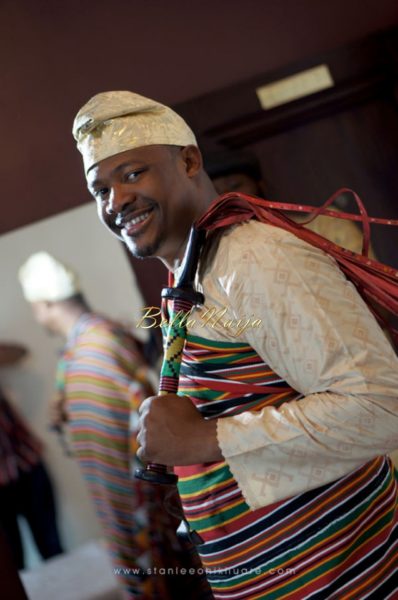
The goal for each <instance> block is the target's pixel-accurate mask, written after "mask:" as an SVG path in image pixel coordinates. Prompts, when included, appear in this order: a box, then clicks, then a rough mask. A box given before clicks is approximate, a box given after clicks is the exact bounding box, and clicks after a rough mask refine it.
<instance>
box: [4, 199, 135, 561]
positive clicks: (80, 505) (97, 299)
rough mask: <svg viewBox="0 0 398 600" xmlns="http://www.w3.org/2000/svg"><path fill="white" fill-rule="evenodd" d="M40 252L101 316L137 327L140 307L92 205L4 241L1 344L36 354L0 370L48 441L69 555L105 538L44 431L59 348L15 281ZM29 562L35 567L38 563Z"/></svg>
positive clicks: (123, 261) (77, 480) (67, 463)
mask: <svg viewBox="0 0 398 600" xmlns="http://www.w3.org/2000/svg"><path fill="white" fill-rule="evenodd" d="M38 250H48V251H49V252H51V253H53V254H54V255H55V256H56V257H57V258H59V259H61V260H63V261H65V262H67V263H69V264H70V265H71V266H73V267H74V268H75V269H76V270H77V271H78V272H79V274H80V276H81V281H82V284H83V289H84V292H85V294H86V296H87V298H88V300H89V302H90V303H91V305H92V307H93V308H95V309H96V310H98V311H101V312H104V313H106V314H108V315H111V316H113V317H114V318H117V319H119V320H124V321H129V322H131V323H134V322H136V321H137V320H138V317H139V315H140V307H141V306H142V299H141V296H140V294H139V293H138V292H137V289H136V287H135V286H136V283H135V281H134V280H133V277H134V275H133V273H132V270H131V268H130V267H129V265H128V260H127V257H126V255H125V253H124V250H123V248H122V246H121V244H120V243H119V242H118V241H117V239H116V238H112V236H111V235H109V233H108V232H107V231H106V230H105V228H104V227H103V226H102V225H101V224H100V223H99V221H98V218H97V216H96V214H95V207H94V204H89V205H85V206H83V207H80V208H77V209H74V210H71V211H68V212H66V213H63V214H61V215H59V216H56V217H52V218H49V219H46V220H44V221H41V222H38V223H37V224H34V225H30V226H28V227H24V228H22V229H19V230H17V231H15V232H13V233H9V234H7V235H3V236H1V237H0V273H1V293H0V314H1V319H0V339H1V340H2V341H15V342H19V343H22V344H24V345H26V346H27V347H28V348H30V351H31V355H30V357H29V358H28V359H27V360H25V361H24V363H23V364H21V365H20V366H18V367H12V368H8V369H2V372H1V381H2V385H3V386H4V387H5V388H6V390H7V391H9V392H10V393H11V395H12V398H13V400H14V402H15V404H16V405H17V406H18V408H20V410H21V411H22V413H23V414H24V416H25V417H26V419H27V420H28V422H29V423H30V425H31V426H32V427H33V428H34V430H35V431H36V432H37V433H38V434H39V435H40V437H41V438H42V439H43V440H44V441H45V444H46V459H47V462H48V465H49V468H50V471H51V475H52V476H53V480H54V482H55V486H56V494H57V498H58V504H59V513H60V526H61V530H62V534H63V538H64V541H65V546H66V548H67V549H72V548H74V547H76V546H78V545H79V544H81V543H83V542H84V541H85V540H87V539H90V538H93V537H98V536H99V534H100V531H99V527H98V524H97V521H96V518H95V517H94V513H93V510H92V507H91V504H90V500H89V498H88V496H87V494H86V491H85V488H84V484H83V482H82V479H81V476H80V472H79V470H78V468H77V466H76V465H75V464H74V462H73V460H72V459H70V458H67V457H66V456H65V455H64V453H63V451H62V449H61V447H60V444H59V442H58V440H57V439H56V437H55V434H53V433H51V432H49V431H48V429H47V411H46V406H47V402H48V400H49V399H50V398H51V395H52V391H53V381H54V370H55V366H56V354H57V351H58V350H59V349H60V348H61V347H62V340H60V339H57V338H56V337H51V336H50V335H49V334H47V333H46V332H45V331H44V330H42V329H41V328H40V327H39V325H37V324H36V323H35V322H34V320H33V318H32V314H31V310H30V306H29V305H28V304H27V303H26V302H25V300H24V298H23V296H22V292H21V288H20V286H19V283H18V281H17V276H16V274H17V270H18V267H19V266H20V265H21V264H22V263H23V262H24V261H25V260H26V258H27V257H28V256H29V255H30V254H31V253H33V252H36V251H38ZM141 333H142V332H141ZM28 546H29V544H28ZM28 555H29V556H30V560H29V561H28V562H30V564H31V565H32V563H34V562H36V558H35V555H34V554H33V553H32V552H28Z"/></svg>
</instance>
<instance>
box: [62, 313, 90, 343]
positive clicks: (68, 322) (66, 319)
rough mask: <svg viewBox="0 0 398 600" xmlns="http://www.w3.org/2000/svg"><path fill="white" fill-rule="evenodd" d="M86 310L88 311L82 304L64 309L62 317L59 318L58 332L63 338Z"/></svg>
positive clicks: (67, 335)
mask: <svg viewBox="0 0 398 600" xmlns="http://www.w3.org/2000/svg"><path fill="white" fill-rule="evenodd" d="M87 312H89V311H88V309H86V308H85V307H83V306H82V307H79V308H77V307H76V308H71V309H68V310H65V311H64V312H63V314H62V317H61V318H60V319H59V323H58V330H59V333H60V334H61V335H63V336H64V337H65V338H68V337H69V335H70V333H71V332H72V331H73V329H74V327H75V325H76V323H77V322H78V320H79V319H80V317H81V316H82V315H84V314H85V313H87Z"/></svg>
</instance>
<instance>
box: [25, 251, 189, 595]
mask: <svg viewBox="0 0 398 600" xmlns="http://www.w3.org/2000/svg"><path fill="white" fill-rule="evenodd" d="M19 278H20V282H21V284H22V288H23V292H24V296H25V298H26V300H27V301H28V302H30V304H31V306H32V310H33V313H34V316H35V318H36V320H37V322H38V323H39V324H41V325H42V326H44V327H45V328H46V329H47V330H49V331H50V332H52V333H55V334H57V335H60V336H62V337H63V338H64V339H65V340H66V345H65V348H64V350H63V353H62V356H61V358H60V360H59V363H58V369H57V378H56V379H57V381H56V388H57V395H56V399H55V401H54V402H53V404H52V407H51V415H52V417H51V418H52V423H53V425H54V426H55V427H57V428H60V427H64V426H65V427H66V429H67V432H68V434H69V435H68V437H69V440H70V445H71V448H72V453H73V455H74V457H75V458H76V460H77V462H78V464H79V466H80V468H81V471H82V474H83V477H84V479H85V481H86V484H87V486H88V490H89V492H90V495H91V497H92V499H93V501H94V504H95V507H96V511H97V514H98V517H99V519H100V522H101V525H102V528H103V531H104V535H105V539H106V541H107V546H108V549H109V552H110V556H111V559H112V562H113V565H114V568H115V574H116V575H117V576H118V579H119V581H120V582H121V584H122V587H123V589H124V591H125V593H126V596H127V597H128V598H129V599H133V598H134V599H135V600H138V599H139V600H141V599H142V600H149V599H154V598H156V599H159V600H167V599H168V598H172V597H173V596H172V595H171V594H172V591H170V590H169V589H168V586H169V585H170V581H168V579H167V578H166V577H164V576H163V577H162V576H158V577H157V576H147V571H148V569H149V570H151V569H152V573H153V572H154V567H155V566H156V567H157V568H160V567H165V566H167V565H172V566H173V565H174V564H178V556H179V555H178V553H179V552H180V551H181V548H180V547H179V546H178V545H177V546H176V545H175V544H176V543H177V542H176V540H175V532H174V531H175V522H174V521H172V520H171V519H170V518H169V516H168V515H167V514H165V512H164V511H163V510H161V505H162V498H161V493H162V492H161V491H160V490H157V489H154V488H153V487H152V486H150V485H147V484H145V483H143V482H138V481H136V480H134V479H133V478H132V474H131V472H132V469H133V468H134V465H135V462H136V460H137V459H136V456H135V450H136V446H135V435H134V434H131V430H133V432H134V429H135V427H136V422H137V418H138V417H137V416H136V415H137V409H138V407H139V405H140V403H141V401H142V399H143V398H145V397H146V396H148V395H151V393H153V391H152V387H151V385H150V383H149V376H148V375H149V374H148V367H147V365H146V364H145V361H144V359H143V357H142V354H141V352H140V349H139V347H138V345H137V341H136V340H135V338H134V337H133V336H132V334H131V332H129V331H127V330H126V329H125V328H124V327H122V326H121V325H119V324H118V323H115V322H114V321H112V320H110V319H108V318H106V317H104V316H101V315H99V314H97V313H94V312H93V311H92V310H91V309H90V308H89V306H88V304H87V301H86V299H85V297H84V295H83V294H82V292H81V287H80V283H79V280H78V277H77V275H76V273H75V272H74V271H73V270H72V269H70V268H69V267H68V266H66V265H64V264H63V263H61V262H60V261H58V260H57V259H55V258H54V257H53V256H51V255H50V254H48V253H46V252H38V253H36V254H33V255H32V256H31V257H30V258H29V259H28V260H27V261H26V262H25V264H24V265H23V266H22V267H21V269H20V271H19ZM177 555H178V556H177ZM173 560H174V562H173Z"/></svg>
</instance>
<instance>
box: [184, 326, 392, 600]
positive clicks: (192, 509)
mask: <svg viewBox="0 0 398 600" xmlns="http://www.w3.org/2000/svg"><path fill="white" fill-rule="evenodd" d="M253 387H254V389H255V388H256V387H258V392H257V391H255V393H253ZM240 388H241V390H240ZM221 389H223V390H224V392H222V391H220V390H221ZM250 390H251V391H250ZM270 390H271V391H270ZM278 390H280V391H278ZM179 393H180V394H182V395H189V396H190V397H191V399H192V400H193V402H194V403H195V405H196V406H197V407H198V409H199V410H200V411H201V413H202V414H203V415H205V416H207V417H222V416H228V415H231V414H236V413H238V412H243V411H245V410H248V409H250V410H254V411H255V410H260V409H261V408H262V407H263V406H265V405H279V404H280V403H281V402H287V401H289V400H291V399H293V398H298V395H297V393H296V392H294V390H292V389H291V388H289V387H288V386H287V385H286V384H285V383H284V382H283V381H281V380H280V378H278V377H277V376H276V375H275V374H274V373H273V372H272V370H271V369H269V367H267V365H265V364H264V362H263V361H262V359H261V358H260V357H259V356H258V355H257V354H256V353H255V352H254V351H253V350H252V348H251V347H250V346H247V345H243V344H237V343H231V342H217V341H210V340H207V339H203V338H199V337H194V336H188V338H187V343H186V347H185V350H184V358H183V365H182V369H181V380H180V388H179ZM176 472H177V473H178V475H179V477H180V480H179V491H180V494H181V499H182V503H183V506H184V511H185V513H186V516H187V518H188V520H189V521H190V523H191V526H192V527H193V528H194V529H195V530H196V531H197V532H198V533H199V534H200V535H201V536H202V538H203V539H204V540H205V543H204V544H203V545H202V546H200V547H199V552H200V555H201V559H202V562H203V565H204V567H205V568H206V570H207V575H208V579H209V582H210V584H211V586H212V590H213V594H214V597H215V598H216V599H219V600H221V599H222V600H227V599H228V600H238V599H252V600H255V599H264V600H265V599H266V600H282V599H289V600H303V599H306V598H311V599H312V600H325V599H338V600H342V599H347V600H348V599H352V600H360V599H364V598H371V599H374V600H376V599H377V600H381V599H386V598H398V587H396V582H395V581H394V577H395V575H396V569H397V566H398V556H397V528H398V527H397V526H398V513H397V500H398V484H397V481H396V480H395V478H394V471H393V467H392V464H391V461H390V460H389V459H388V458H387V457H379V458H376V459H374V460H372V461H370V462H369V463H367V464H365V465H363V466H362V467H361V468H360V469H358V470H356V471H355V472H353V473H351V474H349V475H347V476H346V477H344V478H342V479H339V480H337V481H335V482H333V483H331V484H327V485H323V486H322V487H319V488H316V489H313V490H311V491H308V492H305V493H303V494H300V495H298V496H295V497H291V498H287V499H285V500H283V501H280V502H278V503H276V504H272V505H269V506H266V507H264V508H261V509H259V510H251V509H250V508H249V506H248V505H247V504H246V502H245V499H244V498H243V496H242V494H241V492H240V490H239V488H238V485H237V483H236V481H235V480H234V478H233V476H232V474H231V472H230V470H229V468H228V465H227V464H226V463H225V462H217V463H212V464H206V465H194V466H190V467H178V468H177V469H176ZM278 477H284V474H283V473H274V478H276V479H277V478H278ZM274 483H275V482H274ZM267 485H273V480H272V479H270V480H269V481H267Z"/></svg>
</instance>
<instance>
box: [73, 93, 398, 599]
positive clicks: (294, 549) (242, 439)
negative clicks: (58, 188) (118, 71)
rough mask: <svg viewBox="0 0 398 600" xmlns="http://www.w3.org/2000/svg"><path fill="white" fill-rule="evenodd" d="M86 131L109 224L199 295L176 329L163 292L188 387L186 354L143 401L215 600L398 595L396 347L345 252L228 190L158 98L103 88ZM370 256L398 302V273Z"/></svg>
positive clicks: (79, 123)
mask: <svg viewBox="0 0 398 600" xmlns="http://www.w3.org/2000/svg"><path fill="white" fill-rule="evenodd" d="M73 133H74V137H75V139H76V141H77V145H78V148H79V150H80V152H81V153H82V156H83V162H84V170H85V175H86V179H87V185H88V189H89V190H90V192H91V194H92V195H93V197H94V199H95V201H96V203H97V209H98V214H99V217H100V219H101V221H102V222H103V224H104V225H105V226H106V227H107V228H108V230H109V231H110V232H111V233H112V234H113V235H116V236H117V237H118V238H119V239H121V240H123V241H124V243H125V244H126V245H127V247H128V248H129V250H130V251H131V252H132V253H133V254H134V255H135V256H137V257H140V258H146V257H152V256H156V257H158V258H159V259H160V260H162V262H163V263H164V264H165V265H166V266H167V267H168V268H169V270H170V272H171V279H172V278H173V277H175V279H176V282H177V283H176V289H174V290H170V291H168V292H167V294H169V297H170V298H176V299H177V300H180V301H181V304H183V303H185V304H186V305H191V304H193V305H194V310H193V312H192V313H190V315H189V319H188V321H185V326H182V325H180V329H181V334H180V333H179V332H178V333H177V335H176V337H173V336H172V333H173V323H172V322H171V320H172V318H173V319H174V316H175V313H174V312H173V311H174V309H175V308H176V304H177V300H176V301H175V302H174V301H173V300H169V301H168V302H167V303H166V302H165V303H164V315H165V317H166V316H167V313H168V311H171V313H169V316H170V315H171V317H172V318H171V317H170V319H169V322H168V323H167V319H165V320H166V324H165V329H166V330H167V331H168V336H167V344H168V348H167V349H168V350H170V348H171V349H173V350H174V346H175V353H174V354H172V356H171V357H170V359H169V357H168V356H167V360H168V362H167V361H166V363H165V365H166V367H168V368H169V378H170V380H172V382H173V384H174V383H175V379H176V378H177V377H176V370H175V369H174V365H175V364H176V363H177V358H176V357H177V356H180V355H182V367H181V377H180V379H179V387H178V394H175V393H165V394H163V395H161V394H159V395H157V396H153V397H150V398H147V399H146V400H145V401H144V402H143V403H142V405H141V407H140V429H139V433H138V442H139V446H140V448H139V450H138V454H139V457H140V458H142V459H144V460H146V461H149V462H150V463H153V462H155V463H161V464H163V465H169V466H173V467H174V469H175V471H176V473H177V474H178V475H179V482H178V485H179V490H180V494H181V498H182V502H183V506H184V510H185V513H186V516H187V519H188V520H189V521H190V523H191V526H192V527H193V528H195V530H196V533H197V534H198V535H199V536H201V540H200V544H199V545H198V550H199V553H200V556H201V559H202V561H203V564H204V566H205V567H206V568H207V569H208V571H207V575H208V579H209V582H210V584H211V586H212V590H213V593H214V595H215V597H216V598H218V599H220V600H226V599H231V600H233V599H237V598H242V599H243V598H246V599H249V598H252V599H254V598H256V599H260V598H261V599H264V600H265V599H267V600H276V599H278V598H280V599H282V598H289V600H301V599H302V598H304V597H306V598H309V597H311V598H342V597H345V596H347V597H348V596H349V597H352V598H360V597H362V596H363V593H365V594H368V595H369V597H373V598H376V597H383V596H384V597H392V594H393V593H396V589H397V587H396V581H395V579H396V572H395V565H396V545H395V541H396V532H397V525H398V512H397V496H398V487H397V481H396V479H395V475H394V470H393V467H392V464H391V461H390V460H389V458H388V456H386V453H387V452H388V451H390V450H392V449H395V448H396V446H397V444H398V433H397V430H398V402H397V400H398V398H397V393H398V392H397V390H398V360H397V357H396V355H395V354H394V352H393V349H392V348H391V345H390V344H389V342H388V340H387V339H386V337H385V336H384V334H383V332H382V330H381V329H380V327H379V325H378V323H377V321H376V319H375V318H374V316H373V315H372V313H371V311H370V310H369V307H368V306H367V305H366V303H365V302H364V300H363V298H362V297H361V296H360V295H359V294H358V293H357V291H356V290H355V288H354V286H353V284H352V283H351V281H350V279H349V278H346V276H345V275H344V273H343V272H342V270H341V269H339V267H338V264H339V262H338V261H339V260H341V263H340V264H342V263H343V261H344V256H345V255H344V252H340V251H336V252H335V254H333V257H332V256H330V255H329V254H327V253H325V252H324V251H323V250H322V249H321V246H323V245H324V242H325V240H324V239H323V238H318V237H315V236H314V234H313V233H312V232H308V231H305V230H303V228H301V227H299V226H298V225H297V224H295V223H294V222H292V221H290V220H288V219H286V218H285V217H283V218H282V217H280V215H279V212H278V211H277V210H275V211H274V210H269V209H268V208H265V207H264V204H262V203H261V201H260V202H258V201H257V198H252V197H251V196H247V195H246V196H244V195H242V194H240V195H237V194H234V193H231V194H230V195H228V196H224V197H222V198H219V199H215V197H216V191H215V189H214V186H213V185H212V182H211V181H210V179H209V177H208V175H207V174H206V172H205V171H204V169H203V163H202V157H201V153H200V150H199V148H198V145H197V142H196V139H195V136H194V134H193V132H192V130H191V129H190V128H189V126H188V125H187V123H185V121H184V120H183V119H182V118H181V117H180V116H179V115H177V114H176V113H175V112H174V111H173V110H172V109H170V108H169V107H167V106H165V105H163V104H161V103H159V102H156V101H155V100H152V99H150V98H145V97H143V96H141V95H139V94H135V93H132V92H128V91H111V92H104V93H100V94H97V95H96V96H94V97H93V98H91V99H90V100H89V101H88V102H87V103H86V104H85V105H84V106H83V107H82V108H81V109H80V111H79V112H78V114H77V115H76V118H75V121H74V126H73ZM259 206H262V209H261V211H260V208H258V209H257V207H259ZM193 225H194V227H192V226H193ZM217 227H219V229H217ZM195 231H196V232H197V233H198V237H199V239H201V238H200V235H201V234H202V238H203V239H204V247H200V246H199V248H198V246H197V245H196V244H192V240H195V239H196V240H197V239H198V238H195V235H193V237H192V235H191V234H192V232H193V234H195ZM214 231H215V232H216V233H219V232H220V235H218V236H217V238H215V237H213V235H212V234H213V233H214ZM215 239H216V241H217V243H214V240H215ZM188 240H191V241H190V242H188ZM191 250H193V254H191ZM331 251H332V250H331ZM200 252H201V253H200ZM198 255H199V256H200V258H199V266H198V265H197V263H196V261H194V260H193V256H194V257H195V258H196V257H197V256H198ZM334 256H336V258H334ZM351 260H352V264H353V265H354V267H355V274H356V275H358V272H359V275H358V277H360V282H361V285H363V286H364V287H366V283H367V282H366V275H367V274H368V273H369V271H370V268H369V269H368V267H367V266H366V265H364V264H363V263H362V261H361V260H360V259H359V258H358V257H355V256H354V257H351ZM191 261H192V262H191ZM371 266H372V269H374V271H375V273H377V277H376V278H377V281H378V284H379V285H380V287H381V289H383V290H384V289H385V286H384V283H385V281H387V282H388V284H389V285H391V289H392V290H393V291H392V292H391V295H388V294H386V295H387V296H388V298H389V299H390V300H391V304H393V302H392V301H393V298H395V297H396V296H397V294H398V290H397V285H396V281H395V279H393V277H395V275H396V273H395V272H392V270H388V268H387V267H385V271H384V270H383V266H382V265H377V264H372V265H371ZM188 267H189V268H188ZM354 267H353V270H354ZM347 272H348V273H349V275H352V272H353V271H349V270H348V267H347ZM381 273H383V274H381ZM182 275H184V277H182ZM188 277H189V281H188ZM387 277H388V278H387ZM181 279H182V281H183V283H184V285H183V284H182V283H181ZM188 284H189V285H188ZM366 289H367V290H369V287H367V288H366ZM374 295H375V296H376V297H378V296H377V294H374ZM213 309H214V310H215V311H216V317H215V318H212V317H211V314H213V315H214V310H213ZM224 309H225V310H224ZM217 311H221V312H222V314H223V315H224V318H223V317H221V319H219V318H217V315H219V313H218V312H217ZM209 313H210V316H209ZM250 315H252V317H253V319H254V320H255V323H252V324H251V325H249V326H246V327H242V322H243V319H245V317H248V316H249V317H250ZM249 321H250V319H249ZM175 341H178V343H176V344H174V342H175ZM167 354H169V353H167ZM166 383H167V381H166ZM164 391H165V392H166V391H167V387H165V388H164Z"/></svg>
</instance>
